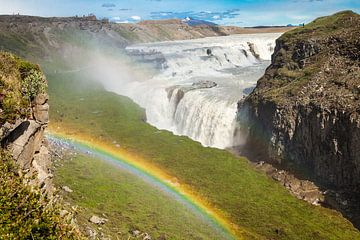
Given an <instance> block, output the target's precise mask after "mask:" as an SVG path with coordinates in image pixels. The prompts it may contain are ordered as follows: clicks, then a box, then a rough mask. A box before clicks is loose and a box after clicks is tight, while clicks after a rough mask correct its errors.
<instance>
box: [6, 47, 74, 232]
mask: <svg viewBox="0 0 360 240" xmlns="http://www.w3.org/2000/svg"><path fill="white" fill-rule="evenodd" d="M46 88H47V83H46V79H45V76H44V75H43V73H42V72H41V70H40V68H39V66H37V65H34V64H32V63H29V62H26V61H24V60H22V59H20V58H18V57H16V56H14V55H12V54H9V53H5V52H0V142H1V147H0V171H1V176H0V185H1V188H0V239H79V238H80V237H78V234H77V233H76V232H75V230H74V226H72V225H71V224H70V221H71V219H70V218H69V219H66V218H63V217H61V216H60V208H59V206H58V204H57V203H56V198H55V197H54V195H53V192H54V187H53V184H52V174H51V170H50V167H51V160H50V156H49V153H48V149H47V143H46V140H45V138H44V131H45V129H46V127H47V123H48V109H49V106H48V103H47V100H48V96H47V93H46Z"/></svg>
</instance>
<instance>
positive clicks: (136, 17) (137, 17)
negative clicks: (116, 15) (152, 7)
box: [130, 16, 141, 21]
mask: <svg viewBox="0 0 360 240" xmlns="http://www.w3.org/2000/svg"><path fill="white" fill-rule="evenodd" d="M130 18H131V19H132V20H135V21H140V20H141V17H140V16H131V17H130Z"/></svg>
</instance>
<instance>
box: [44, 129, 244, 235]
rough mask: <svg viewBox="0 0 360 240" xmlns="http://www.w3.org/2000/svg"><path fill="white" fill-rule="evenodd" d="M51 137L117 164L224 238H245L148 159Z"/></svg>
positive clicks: (85, 140) (83, 139) (80, 139)
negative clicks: (190, 212) (185, 209)
mask: <svg viewBox="0 0 360 240" xmlns="http://www.w3.org/2000/svg"><path fill="white" fill-rule="evenodd" d="M48 137H49V138H50V139H52V140H55V141H61V142H64V143H66V144H70V145H71V146H73V147H74V148H76V150H78V151H81V152H84V153H91V154H92V155H94V156H95V157H97V158H100V159H102V160H105V161H107V162H111V163H113V164H116V165H117V166H119V167H121V168H122V169H124V170H126V171H128V172H129V173H131V174H133V175H135V176H137V177H139V178H141V179H142V180H144V181H145V182H147V183H148V184H150V185H152V186H153V187H157V188H159V189H161V190H162V191H163V192H165V193H166V194H168V195H170V196H171V197H173V198H174V199H176V200H177V201H178V202H180V203H182V204H184V205H185V206H186V207H187V208H188V209H189V210H191V211H192V212H193V213H194V214H196V215H197V216H199V217H201V218H202V219H204V220H205V221H206V222H207V223H208V224H209V225H211V226H212V227H213V228H214V229H215V230H216V231H217V232H219V233H220V234H221V236H223V239H243V237H242V233H244V232H243V231H242V230H240V229H239V227H238V226H236V225H235V224H233V223H231V221H230V220H229V219H228V218H227V217H225V216H224V214H223V213H222V212H221V211H220V210H219V209H217V208H216V207H213V206H212V205H211V204H210V203H209V202H208V201H206V200H205V199H203V198H202V197H201V196H199V194H197V193H196V192H195V191H194V190H192V189H191V188H190V187H189V186H186V185H184V184H179V183H177V181H174V177H172V176H170V175H168V174H167V173H166V172H165V171H163V170H161V169H160V168H158V167H156V166H154V165H153V164H150V163H149V162H147V161H145V160H144V159H141V158H140V157H138V156H136V155H134V154H131V153H129V152H126V151H125V150H123V149H121V148H116V147H115V146H113V145H114V144H106V143H104V142H102V141H97V140H95V139H93V138H90V137H87V136H82V135H80V134H67V133H61V132H59V131H51V133H49V134H48Z"/></svg>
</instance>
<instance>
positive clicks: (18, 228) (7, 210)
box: [0, 149, 79, 240]
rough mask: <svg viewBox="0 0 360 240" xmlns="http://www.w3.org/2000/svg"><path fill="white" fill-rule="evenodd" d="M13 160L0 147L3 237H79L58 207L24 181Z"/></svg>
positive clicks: (0, 199) (56, 238)
mask: <svg viewBox="0 0 360 240" xmlns="http://www.w3.org/2000/svg"><path fill="white" fill-rule="evenodd" d="M18 171H19V169H18V167H17V166H16V165H15V164H14V160H13V159H12V158H11V157H10V155H9V154H8V153H6V152H5V151H4V150H2V149H1V150H0V172H1V174H0V186H1V187H0V239H19V240H20V239H21V240H23V239H47V240H51V239H54V240H58V239H79V235H78V234H77V233H76V232H75V231H74V230H73V228H72V227H71V226H70V225H69V224H68V223H65V222H64V221H63V220H62V219H61V218H60V215H59V209H58V207H57V206H55V205H54V204H52V203H51V202H50V201H49V200H48V199H46V198H44V197H43V196H42V195H41V194H40V193H38V192H37V191H34V190H31V188H30V186H27V185H25V184H24V179H23V177H21V176H20V175H19V174H18Z"/></svg>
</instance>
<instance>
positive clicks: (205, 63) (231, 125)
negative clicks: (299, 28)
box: [115, 33, 280, 149]
mask: <svg viewBox="0 0 360 240" xmlns="http://www.w3.org/2000/svg"><path fill="white" fill-rule="evenodd" d="M279 36H280V34H278V33H270V34H244V35H233V36H226V37H212V38H203V39H196V40H185V41H173V42H159V43H148V44H141V45H133V46H129V47H127V49H126V50H127V53H128V55H130V56H131V57H132V58H134V59H136V61H139V62H144V63H150V64H152V65H153V67H155V68H157V69H158V73H157V74H155V76H152V77H149V78H148V79H146V80H141V81H140V80H139V81H130V82H128V83H127V84H124V85H122V86H121V89H118V91H115V92H118V93H120V94H123V95H127V96H129V97H131V98H132V99H133V100H134V101H135V102H136V103H138V104H139V105H140V106H142V107H144V108H145V110H146V115H147V121H148V122H149V123H150V124H152V125H154V126H155V127H157V128H159V129H166V130H169V131H172V132H173V133H174V134H177V135H185V136H188V137H190V138H192V139H194V140H196V141H199V142H201V143H202V144H203V145H204V146H211V147H217V148H222V149H224V148H227V147H231V146H232V145H233V144H234V140H233V138H234V134H235V126H236V112H237V102H238V101H239V100H241V99H242V98H243V97H244V96H246V94H249V92H251V89H253V87H254V86H255V85H256V81H257V80H258V79H259V78H260V77H261V76H262V75H263V74H264V72H265V69H266V67H267V66H268V65H269V64H270V59H271V55H272V53H273V51H274V47H275V39H276V38H278V37H279Z"/></svg>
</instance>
